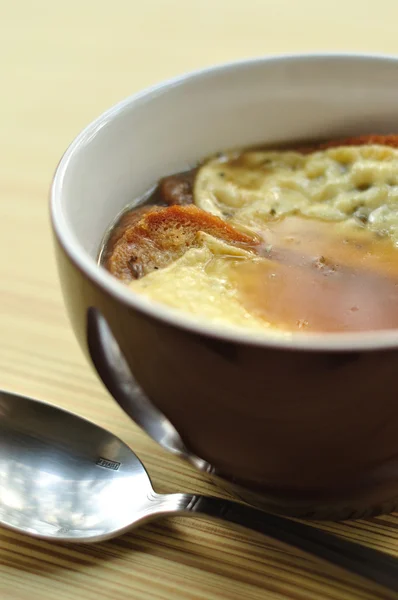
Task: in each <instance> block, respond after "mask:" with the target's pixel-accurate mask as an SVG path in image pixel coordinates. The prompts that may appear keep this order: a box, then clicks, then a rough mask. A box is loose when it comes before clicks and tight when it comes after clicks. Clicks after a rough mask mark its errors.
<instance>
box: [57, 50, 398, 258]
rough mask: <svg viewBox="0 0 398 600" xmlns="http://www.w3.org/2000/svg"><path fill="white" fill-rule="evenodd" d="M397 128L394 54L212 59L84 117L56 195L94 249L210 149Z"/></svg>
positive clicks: (81, 241) (83, 243)
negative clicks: (159, 186)
mask: <svg viewBox="0 0 398 600" xmlns="http://www.w3.org/2000/svg"><path fill="white" fill-rule="evenodd" d="M397 130H398V60H397V61H395V60H393V59H382V58H366V57H360V56H351V57H347V56H345V57H344V56H323V57H311V56H307V57H290V58H288V57H287V58H277V59H268V60H267V59H263V60H261V59H260V60H257V61H252V62H246V63H239V64H236V65H228V66H226V67H224V68H222V67H221V68H220V67H216V68H215V69H212V70H207V71H204V72H200V73H198V74H194V75H188V76H186V77H182V78H180V79H178V80H175V81H172V82H168V83H166V84H163V85H160V86H157V87H156V88H153V89H151V90H148V91H147V92H144V93H143V94H140V95H138V96H136V97H133V98H131V99H129V100H127V101H125V102H123V103H121V104H120V105H118V106H116V107H115V108H113V109H111V110H110V111H108V112H107V113H106V114H104V115H103V116H102V117H100V118H99V119H98V120H97V121H96V122H94V123H93V124H91V125H90V126H89V127H88V128H87V129H86V130H85V131H84V132H83V134H81V136H80V137H79V138H78V139H77V140H76V141H75V143H74V144H73V146H72V148H71V149H70V150H69V152H68V153H67V155H66V156H65V157H64V159H63V160H64V162H65V161H66V160H67V163H68V164H67V168H65V169H64V171H63V182H62V186H61V187H60V193H59V195H58V196H57V197H56V198H55V202H56V203H57V208H58V210H59V212H60V213H62V217H63V218H62V221H63V223H64V224H65V225H66V227H67V228H68V229H69V232H70V233H72V235H73V237H74V238H75V240H76V242H77V244H78V245H79V246H80V247H81V248H82V249H84V251H86V252H88V253H89V254H90V255H91V256H92V257H93V258H95V256H96V254H97V252H98V248H99V245H100V242H101V239H102V237H103V234H104V232H105V230H106V229H107V228H108V226H109V225H110V223H111V222H112V221H113V220H114V219H115V217H116V215H117V214H118V213H119V212H120V211H121V210H122V209H123V208H124V207H125V206H126V205H127V204H129V203H131V202H132V201H133V200H134V199H135V198H137V197H139V196H140V195H142V194H143V193H144V192H145V191H146V190H148V188H150V187H151V186H152V185H153V184H154V183H155V182H156V181H157V179H158V178H159V177H161V176H163V175H166V174H171V173H173V172H177V171H179V170H181V169H185V168H188V167H189V166H192V165H194V164H195V162H196V161H197V160H199V159H200V158H202V157H204V156H205V155H207V154H209V153H212V152H214V151H218V150H223V149H224V150H225V149H229V148H231V147H236V146H242V145H243V146H244V145H248V144H259V143H265V144H267V143H274V142H286V141H291V140H295V139H299V138H311V137H314V138H316V137H336V136H339V135H345V134H355V133H371V132H378V133H379V132H381V133H382V132H391V131H393V132H396V131H397ZM71 150H72V151H71Z"/></svg>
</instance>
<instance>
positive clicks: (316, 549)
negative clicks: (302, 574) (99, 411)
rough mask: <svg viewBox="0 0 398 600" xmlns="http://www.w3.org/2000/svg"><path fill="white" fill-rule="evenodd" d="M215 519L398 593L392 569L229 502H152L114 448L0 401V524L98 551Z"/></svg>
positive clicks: (87, 432) (109, 438) (131, 459)
mask: <svg viewBox="0 0 398 600" xmlns="http://www.w3.org/2000/svg"><path fill="white" fill-rule="evenodd" d="M176 514H179V515H184V516H202V517H211V518H216V519H221V520H223V521H227V522H229V523H232V524H234V525H239V526H243V527H245V528H246V529H251V530H253V531H256V532H259V533H262V534H265V535H267V536H268V537H270V538H273V539H275V540H278V541H280V542H284V543H286V544H288V545H290V546H293V547H295V548H298V549H300V550H304V551H306V552H308V553H310V554H312V555H314V556H317V557H318V558H321V559H324V560H327V561H329V562H330V563H333V564H335V565H337V566H339V567H343V568H345V569H346V570H348V571H351V572H353V573H356V574H358V575H361V576H363V577H365V578H367V579H369V580H372V581H373V582H376V583H378V584H381V585H383V586H385V587H387V588H389V589H391V590H394V591H396V592H398V560H397V559H395V558H393V557H392V556H389V555H387V554H385V553H383V552H378V551H376V550H371V549H369V548H366V547H363V546H361V545H359V544H355V543H352V542H348V541H346V540H343V539H341V538H339V537H337V536H333V535H330V534H328V533H325V532H323V531H320V530H318V529H316V528H315V527H312V526H310V525H304V524H302V523H298V522H296V521H292V520H290V519H287V518H284V517H280V516H276V515H273V514H269V513H266V512H264V511H262V510H258V509H255V508H252V507H250V506H246V505H243V504H239V503H237V502H232V501H230V500H223V499H220V498H214V497H205V496H200V495H197V494H167V495H161V494H157V493H156V492H154V490H153V489H152V485H151V481H150V479H149V476H148V474H147V472H146V470H145V467H144V465H143V464H142V463H141V461H140V460H139V459H138V457H137V456H136V455H135V454H134V453H133V452H132V450H130V448H129V447H128V446H127V445H126V444H124V443H123V442H122V441H121V440H120V439H119V438H117V437H115V436H114V435H112V434H111V433H110V432H108V431H105V430H104V429H102V428H101V427H98V426H97V425H95V424H94V423H91V422H89V421H87V420H85V419H83V418H81V417H78V416H77V415H74V414H72V413H70V412H67V411H65V410H63V409H60V408H57V407H55V406H52V405H49V404H46V403H44V402H39V401H37V400H33V399H30V398H26V397H23V396H19V395H16V394H11V393H6V392H0V524H2V525H4V526H5V527H8V528H10V529H13V530H15V531H18V532H21V533H25V534H28V535H31V536H33V537H37V538H42V539H45V540H52V541H59V542H74V543H77V542H85V543H87V542H99V541H102V540H106V539H109V538H112V537H114V536H117V535H120V534H122V533H124V532H126V531H128V530H129V529H131V528H132V527H136V526H139V525H141V524H143V523H146V522H148V521H149V520H151V519H154V518H156V517H159V516H162V515H176Z"/></svg>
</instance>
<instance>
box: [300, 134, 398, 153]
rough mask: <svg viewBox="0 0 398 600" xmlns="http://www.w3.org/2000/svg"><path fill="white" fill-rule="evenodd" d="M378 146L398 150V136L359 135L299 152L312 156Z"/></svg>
mask: <svg viewBox="0 0 398 600" xmlns="http://www.w3.org/2000/svg"><path fill="white" fill-rule="evenodd" d="M371 144H377V145H380V146H389V147H390V148H398V134H396V133H391V134H388V135H376V134H373V135H359V136H357V137H350V138H343V139H338V140H330V141H328V142H321V143H319V144H315V145H311V144H310V145H308V146H301V147H297V148H296V150H297V152H302V153H303V154H310V153H311V152H316V151H317V150H326V149H327V148H337V147H338V146H369V145H371Z"/></svg>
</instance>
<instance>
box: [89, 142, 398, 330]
mask: <svg viewBox="0 0 398 600" xmlns="http://www.w3.org/2000/svg"><path fill="white" fill-rule="evenodd" d="M101 256H102V258H101V262H102V264H103V266H105V268H107V269H108V270H109V271H110V272H111V273H113V274H114V275H115V276H116V277H118V278H119V279H121V280H122V281H123V282H125V283H126V285H128V286H130V288H131V289H132V291H134V292H135V293H138V294H142V295H144V296H146V297H148V298H150V299H151V300H153V301H156V302H162V303H164V304H167V305H168V306H171V307H174V308H175V309H177V310H181V311H184V312H186V313H189V314H191V315H193V316H194V317H195V318H197V319H201V320H203V319H205V320H207V321H211V322H212V323H214V324H216V325H218V326H225V327H234V328H240V329H242V328H243V329H246V330H252V331H253V330H254V331H262V330H264V331H267V332H268V333H272V334H274V335H291V334H292V333H298V334H299V333H301V332H306V333H311V332H313V333H319V332H339V331H340V332H349V331H369V330H380V329H387V328H395V327H398V136H395V135H393V136H368V137H366V138H355V139H352V140H344V141H337V142H329V143H326V144H319V145H318V146H316V147H314V146H313V147H310V146H306V147H302V148H296V149H292V148H289V149H272V150H271V149H268V150H267V149H266V150H258V149H254V150H241V151H233V152H226V153H225V154H220V155H217V156H214V157H211V158H209V159H207V160H204V161H203V162H202V163H201V164H200V165H199V166H198V167H197V168H195V169H194V170H193V171H191V172H189V173H183V174H177V175H173V176H170V177H166V178H165V179H163V180H162V181H161V182H159V185H158V186H157V188H156V191H155V193H154V194H152V195H151V197H150V198H149V200H148V201H147V202H146V203H145V205H143V206H140V207H139V208H138V209H137V208H129V209H127V210H126V212H125V213H124V214H123V215H122V217H121V218H120V219H119V220H118V222H117V223H116V225H115V226H114V227H113V229H112V230H111V233H110V235H109V236H108V237H107V239H106V241H105V243H104V248H103V251H102V253H101Z"/></svg>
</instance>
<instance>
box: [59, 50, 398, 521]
mask: <svg viewBox="0 0 398 600" xmlns="http://www.w3.org/2000/svg"><path fill="white" fill-rule="evenodd" d="M397 98H398V59H397V58H394V57H385V56H364V55H347V54H346V55H344V54H337V55H328V54H322V55H300V56H280V57H272V58H270V57H265V58H259V59H253V60H248V61H244V62H238V63H233V64H225V65H221V66H216V67H214V68H210V69H206V70H202V71H198V72H195V73H191V74H187V75H183V76H182V77H179V78H176V79H173V80H171V81H167V82H166V83H162V84H160V85H157V86H155V87H152V88H150V89H148V90H146V91H144V92H142V93H139V94H136V95H134V96H132V97H130V98H128V99H127V100H124V101H122V102H121V103H120V104H117V105H116V106H114V107H113V108H111V109H110V110H108V111H107V112H105V113H104V114H103V115H102V116H100V117H99V118H98V119H96V120H95V121H94V122H93V123H91V124H90V125H88V127H86V129H85V130H84V131H83V132H82V133H81V134H80V135H79V136H78V137H77V138H76V139H75V140H74V142H73V143H72V144H71V146H70V147H69V148H68V149H67V151H66V153H65V154H64V156H63V157H62V159H61V161H60V163H59V166H58V168H57V170H56V173H55V177H54V181H53V185H52V190H51V217H52V226H53V231H54V233H55V236H54V237H55V246H56V255H57V261H58V268H59V274H60V281H61V286H62V290H63V295H64V298H65V303H66V307H67V311H68V313H69V316H70V319H71V322H72V325H73V328H74V331H75V333H76V336H77V338H78V340H79V342H80V344H81V346H82V348H83V350H84V351H85V353H86V354H87V357H88V359H89V360H90V361H92V363H93V364H94V366H95V368H96V369H97V371H98V373H99V375H100V377H101V378H102V380H103V381H104V383H105V385H107V387H108V389H109V390H110V391H111V393H112V394H113V396H114V397H115V399H116V400H117V401H118V402H119V404H120V405H121V406H122V407H123V408H124V410H125V411H126V412H127V413H128V414H129V415H130V416H131V417H132V418H133V419H134V420H135V421H136V422H137V423H138V424H139V425H140V426H141V427H142V428H143V429H144V430H145V431H147V432H148V433H149V435H151V436H152V437H153V438H154V439H155V440H156V441H158V442H159V443H160V444H162V445H163V446H164V447H165V448H167V449H168V450H170V451H172V452H174V453H176V454H179V455H180V456H182V457H184V458H187V459H188V460H190V461H191V462H192V463H193V464H195V465H196V466H197V467H198V468H200V469H202V470H204V471H207V472H208V473H211V474H212V475H213V476H214V477H215V478H216V480H217V481H218V482H219V483H221V484H222V485H226V486H228V487H229V489H232V490H233V491H234V493H235V494H236V495H237V496H239V497H240V498H242V499H243V500H246V501H248V502H250V503H253V504H256V505H259V506H262V507H266V508H268V509H269V510H272V511H275V512H279V513H284V514H289V515H293V516H300V517H306V518H312V517H313V518H317V519H318V518H333V519H341V518H349V517H359V516H363V515H369V514H375V513H380V512H388V511H391V510H393V509H394V508H395V507H396V506H398V477H397V474H398V402H397V398H396V391H395V383H396V380H397V376H396V374H397V372H398V332H397V331H396V330H387V331H383V332H377V333H374V332H365V333H351V334H347V333H329V334H308V333H301V334H299V335H292V336H291V337H289V338H283V339H282V338H281V339H276V338H275V337H268V338H267V337H266V336H264V333H262V334H260V333H259V334H258V335H257V334H256V335H253V334H252V333H247V334H246V333H245V332H243V333H242V332H240V331H238V330H237V331H229V332H227V331H226V330H224V329H218V328H217V327H214V326H212V325H208V324H207V323H205V324H203V323H201V322H198V321H196V320H195V319H194V318H193V317H190V316H188V315H185V314H181V313H179V312H177V311H175V310H173V309H172V308H168V307H166V306H163V305H160V304H158V303H155V302H153V301H150V300H149V299H146V298H144V297H141V296H138V295H136V294H134V293H133V292H132V291H131V290H129V289H127V288H126V287H125V286H124V285H123V284H122V283H120V282H119V281H118V280H116V279H115V278H113V277H112V276H111V275H110V274H109V273H108V272H106V271H105V270H104V269H103V268H102V267H99V266H98V264H97V256H98V250H99V247H100V243H101V240H102V237H103V235H104V232H105V231H106V230H107V228H108V227H109V225H110V223H111V222H112V221H113V220H114V219H115V216H116V215H117V214H118V213H119V212H120V211H121V210H122V209H123V208H124V207H125V206H126V205H127V204H129V203H131V201H132V200H133V199H134V198H137V197H139V196H140V195H142V194H143V193H144V192H145V191H146V190H148V189H149V188H150V187H151V186H153V185H154V184H155V183H156V181H157V180H158V179H159V178H160V177H162V176H164V175H167V174H171V173H175V172H178V171H181V170H183V169H185V168H189V167H191V166H192V165H193V164H195V162H196V161H197V160H199V159H201V158H203V157H204V156H206V155H207V154H209V153H213V152H215V151H219V150H225V149H229V148H233V147H236V146H238V147H239V146H246V145H252V144H259V143H263V144H267V143H270V144H271V143H272V144H275V143H285V142H291V141H296V140H304V139H308V138H326V139H327V138H336V137H339V136H346V135H358V134H366V133H390V132H397V129H398V125H397V123H398V104H397Z"/></svg>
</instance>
